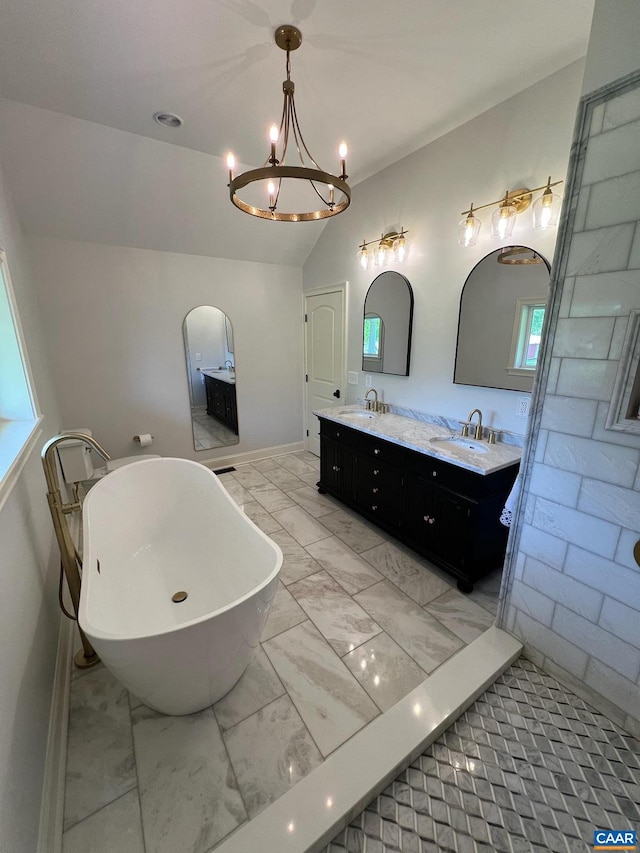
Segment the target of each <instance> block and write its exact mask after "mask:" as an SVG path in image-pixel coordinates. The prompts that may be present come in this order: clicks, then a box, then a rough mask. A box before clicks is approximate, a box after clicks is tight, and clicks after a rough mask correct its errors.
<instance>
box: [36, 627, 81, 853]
mask: <svg viewBox="0 0 640 853" xmlns="http://www.w3.org/2000/svg"><path fill="white" fill-rule="evenodd" d="M74 627H75V623H73V622H71V621H70V620H69V619H67V618H66V617H65V616H61V617H60V631H59V633H58V652H57V656H56V668H55V675H54V679H53V693H52V696H51V713H50V717H49V733H48V736H47V752H46V756H45V762H44V779H43V784H42V804H41V806H40V828H39V833H38V853H61V851H62V828H63V819H64V788H65V773H66V768H67V728H68V723H69V691H70V686H71V659H72V655H73V629H74Z"/></svg>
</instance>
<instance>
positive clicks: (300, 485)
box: [63, 452, 500, 853]
mask: <svg viewBox="0 0 640 853" xmlns="http://www.w3.org/2000/svg"><path fill="white" fill-rule="evenodd" d="M318 464H319V460H318V458H317V457H315V456H313V455H312V454H309V453H306V452H302V453H295V454H289V455H284V456H279V457H273V458H269V459H264V460H260V461H256V462H253V463H251V464H246V465H240V466H237V468H236V470H235V471H233V472H229V473H226V474H222V475H220V478H221V480H222V481H223V482H224V484H225V487H226V488H227V489H228V491H229V493H230V494H231V495H232V497H233V498H234V499H235V500H236V501H237V502H238V503H239V504H241V505H243V507H244V510H245V512H246V513H247V514H248V515H249V517H250V518H252V519H253V521H254V522H255V523H256V524H257V525H258V526H259V527H261V528H262V529H263V530H264V531H265V532H266V533H267V534H268V535H269V536H271V537H272V538H273V539H274V540H275V541H276V542H277V543H278V544H279V545H280V547H281V548H282V551H283V554H284V563H283V567H282V571H281V574H280V583H279V587H278V591H277V594H276V598H275V600H274V603H273V606H272V610H271V613H270V616H269V619H268V621H267V624H266V626H265V630H264V633H263V636H262V641H261V645H260V647H259V649H258V651H257V653H256V655H255V658H254V660H253V661H252V663H251V664H250V665H249V667H248V669H247V671H246V672H245V674H244V675H243V676H242V678H241V679H240V681H239V682H238V684H237V685H236V686H235V687H234V688H233V690H232V691H231V692H230V693H229V694H227V696H225V697H224V698H223V699H222V700H220V701H219V702H218V703H216V705H214V706H213V707H212V708H207V709H205V710H204V711H201V712H199V713H197V714H192V715H189V716H187V717H167V716H163V715H161V714H158V713H156V712H155V711H152V710H151V709H149V708H147V707H146V706H144V705H142V704H141V703H140V701H139V700H137V699H136V697H135V696H133V695H130V694H129V693H128V692H127V691H126V690H125V689H124V688H123V687H122V686H121V685H120V684H119V683H118V682H117V681H116V680H115V679H114V678H113V677H112V676H111V675H110V673H109V672H108V671H107V670H106V669H105V668H104V667H102V666H99V667H97V668H95V669H92V670H88V671H84V672H82V673H81V672H79V671H78V670H75V671H74V673H73V678H72V688H71V702H70V707H71V710H70V720H69V744H68V754H67V777H66V778H67V781H66V791H65V815H64V835H63V853H80V851H82V853H85V851H86V850H89V849H90V850H91V851H94V853H103V851H104V853H107V851H112V850H114V849H119V850H122V851H124V853H128V851H132V853H138V852H139V851H140V853H209V851H211V850H213V849H215V847H216V846H217V845H218V844H219V843H220V842H221V841H222V840H223V839H224V838H226V837H227V836H228V835H229V834H230V833H232V832H233V831H234V830H235V829H237V828H238V827H239V826H241V825H243V824H244V823H246V822H247V821H248V820H251V819H252V818H253V817H255V816H256V815H257V814H259V813H260V812H261V811H262V810H263V809H264V808H266V807H267V806H268V805H269V804H270V803H272V802H274V801H275V800H276V799H277V798H278V797H279V796H281V795H282V794H283V793H285V792H286V791H287V790H288V789H290V788H291V787H292V786H293V785H295V784H296V782H298V781H299V780H300V779H302V778H303V777H305V776H306V775H307V774H308V773H310V772H311V771H312V770H313V769H314V768H316V767H318V766H319V765H320V764H321V763H322V762H323V761H324V760H325V759H326V758H327V757H328V756H329V755H332V754H333V753H335V751H336V750H338V749H339V748H340V746H341V745H343V744H344V743H346V742H347V741H348V740H349V739H350V738H352V737H353V735H355V734H356V733H357V732H358V731H360V730H361V729H362V728H363V727H365V726H366V725H367V724H368V723H369V722H371V721H372V720H374V719H375V718H377V717H378V716H379V715H381V714H384V713H385V711H388V710H389V709H390V708H391V707H392V706H393V705H395V703H397V702H398V701H399V700H400V699H402V698H403V697H404V696H405V695H407V694H408V693H409V692H410V691H411V690H413V689H414V688H415V687H416V686H417V685H418V684H420V683H421V682H423V681H424V679H426V678H427V677H428V676H429V675H430V674H431V673H433V672H434V671H435V670H436V669H437V668H438V667H439V666H440V665H441V664H443V663H444V662H445V661H447V660H449V659H450V658H451V657H452V656H453V655H455V654H456V652H457V651H459V650H460V649H462V648H464V647H465V646H466V645H467V644H469V643H471V642H472V641H473V640H474V639H475V638H476V637H478V636H480V634H482V633H483V632H484V631H485V630H486V629H487V628H488V627H489V626H490V625H491V624H492V623H493V620H494V614H495V611H496V607H497V591H498V588H499V582H500V576H499V572H498V573H497V574H496V575H495V576H488V577H487V578H485V579H483V580H482V581H481V582H480V583H478V584H477V585H476V588H475V589H474V592H473V593H472V594H471V595H470V596H465V595H462V594H461V593H459V592H458V590H457V589H456V587H455V581H454V580H453V578H451V577H449V576H448V575H446V574H445V573H443V572H441V571H440V570H439V569H437V568H436V567H435V566H433V565H431V564H430V563H428V562H427V561H426V560H423V559H421V558H419V557H418V556H417V555H416V554H414V553H413V552H411V551H410V550H409V549H407V548H404V546H402V545H401V544H400V543H398V542H397V541H396V540H394V539H392V538H390V537H387V536H386V535H384V534H383V533H382V532H381V531H379V530H378V529H377V528H375V527H373V526H372V525H369V524H368V523H366V522H365V521H364V520H363V519H362V518H360V517H359V516H358V515H357V514H355V513H352V512H350V511H349V510H347V509H346V508H345V507H344V506H343V505H342V504H340V503H339V502H338V501H335V500H334V499H333V498H331V497H329V496H327V495H320V494H319V493H318V491H317V489H316V488H315V484H316V482H317V480H318Z"/></svg>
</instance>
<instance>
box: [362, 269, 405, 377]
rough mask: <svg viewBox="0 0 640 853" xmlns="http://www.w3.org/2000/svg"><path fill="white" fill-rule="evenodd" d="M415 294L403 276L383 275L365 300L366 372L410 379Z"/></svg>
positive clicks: (364, 362) (363, 358)
mask: <svg viewBox="0 0 640 853" xmlns="http://www.w3.org/2000/svg"><path fill="white" fill-rule="evenodd" d="M412 321H413V291H412V289H411V285H410V284H409V282H408V281H407V279H406V278H405V277H404V276H403V275H400V273H397V272H392V271H391V270H389V271H387V272H383V273H380V275H379V276H376V278H374V280H373V281H372V282H371V286H370V287H369V290H368V291H367V296H366V298H365V300H364V332H363V346H362V369H363V370H364V371H365V373H392V374H395V375H396V376H408V375H409V359H410V356H411V326H412Z"/></svg>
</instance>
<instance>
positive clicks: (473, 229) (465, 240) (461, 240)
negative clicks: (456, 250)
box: [458, 205, 481, 249]
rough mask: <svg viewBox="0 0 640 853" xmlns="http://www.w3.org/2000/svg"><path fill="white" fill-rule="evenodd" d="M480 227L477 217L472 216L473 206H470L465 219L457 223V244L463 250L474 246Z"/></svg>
mask: <svg viewBox="0 0 640 853" xmlns="http://www.w3.org/2000/svg"><path fill="white" fill-rule="evenodd" d="M480 227H481V222H480V220H479V219H478V217H477V216H474V215H473V205H471V207H470V209H469V212H468V213H467V215H466V216H465V218H464V219H461V220H460V222H458V244H459V245H460V246H463V247H464V248H465V249H466V248H469V247H470V246H475V244H476V241H477V239H478V234H479V233H480Z"/></svg>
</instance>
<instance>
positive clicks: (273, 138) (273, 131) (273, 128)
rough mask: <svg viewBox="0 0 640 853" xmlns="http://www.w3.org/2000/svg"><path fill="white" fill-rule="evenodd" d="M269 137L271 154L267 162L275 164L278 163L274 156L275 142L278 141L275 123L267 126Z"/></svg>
mask: <svg viewBox="0 0 640 853" xmlns="http://www.w3.org/2000/svg"><path fill="white" fill-rule="evenodd" d="M269 139H270V141H271V156H270V157H269V162H270V163H271V164H272V165H273V166H275V165H276V164H277V163H278V160H277V158H276V142H277V141H278V128H277V127H276V125H275V124H272V125H271V127H270V128H269Z"/></svg>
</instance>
